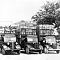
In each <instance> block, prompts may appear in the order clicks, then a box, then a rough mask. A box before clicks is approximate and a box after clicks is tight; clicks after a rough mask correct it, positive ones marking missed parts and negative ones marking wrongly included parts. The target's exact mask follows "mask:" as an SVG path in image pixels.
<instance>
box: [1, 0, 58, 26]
mask: <svg viewBox="0 0 60 60" xmlns="http://www.w3.org/2000/svg"><path fill="white" fill-rule="evenodd" d="M46 1H55V2H56V1H58V0H0V25H2V26H5V25H6V26H7V25H10V24H13V23H15V22H18V21H21V20H25V21H30V20H31V17H32V16H33V15H35V14H36V12H38V11H39V9H40V7H41V6H42V5H44V4H45V3H46Z"/></svg>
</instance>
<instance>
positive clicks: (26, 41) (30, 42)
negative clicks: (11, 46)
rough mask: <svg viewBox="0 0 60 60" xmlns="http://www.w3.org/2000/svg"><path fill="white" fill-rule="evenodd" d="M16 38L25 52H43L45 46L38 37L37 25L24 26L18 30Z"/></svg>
mask: <svg viewBox="0 0 60 60" xmlns="http://www.w3.org/2000/svg"><path fill="white" fill-rule="evenodd" d="M16 39H17V42H18V43H19V42H20V43H19V44H20V46H21V49H22V50H25V53H27V54H29V53H30V51H35V52H39V53H42V50H43V47H42V45H41V44H40V42H39V41H38V39H37V35H36V27H34V26H33V27H24V28H23V27H22V28H20V29H18V30H16ZM18 40H19V41H18Z"/></svg>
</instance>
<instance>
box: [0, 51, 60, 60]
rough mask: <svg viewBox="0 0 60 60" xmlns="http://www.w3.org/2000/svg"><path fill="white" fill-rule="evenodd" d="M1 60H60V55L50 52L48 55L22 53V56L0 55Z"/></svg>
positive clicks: (12, 54) (14, 54) (13, 54)
mask: <svg viewBox="0 0 60 60" xmlns="http://www.w3.org/2000/svg"><path fill="white" fill-rule="evenodd" d="M0 60H60V53H59V54H56V52H54V51H49V53H48V54H45V53H42V54H39V53H38V52H30V54H26V53H25V52H24V51H21V54H19V55H18V54H16V53H11V54H9V55H2V54H1V53H0Z"/></svg>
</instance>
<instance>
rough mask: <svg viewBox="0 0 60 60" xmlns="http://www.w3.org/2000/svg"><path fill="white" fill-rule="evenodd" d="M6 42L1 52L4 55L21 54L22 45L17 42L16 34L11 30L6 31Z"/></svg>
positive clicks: (4, 37)
mask: <svg viewBox="0 0 60 60" xmlns="http://www.w3.org/2000/svg"><path fill="white" fill-rule="evenodd" d="M3 39H4V42H3V44H2V48H1V52H2V54H3V55H5V54H6V53H7V54H8V53H11V52H17V53H18V54H20V49H21V47H20V45H19V44H18V43H17V42H16V36H15V33H13V32H11V31H10V30H9V31H7V30H5V33H4V36H3Z"/></svg>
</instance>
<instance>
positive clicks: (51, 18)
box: [32, 2, 60, 26]
mask: <svg viewBox="0 0 60 60" xmlns="http://www.w3.org/2000/svg"><path fill="white" fill-rule="evenodd" d="M59 7H60V6H59V4H58V3H52V2H47V4H45V5H43V8H42V9H43V10H40V11H39V12H37V14H36V15H34V16H32V19H33V21H36V22H37V24H53V23H54V24H55V26H59V24H60V23H59V21H60V11H58V9H59ZM57 23H58V24H57Z"/></svg>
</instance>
